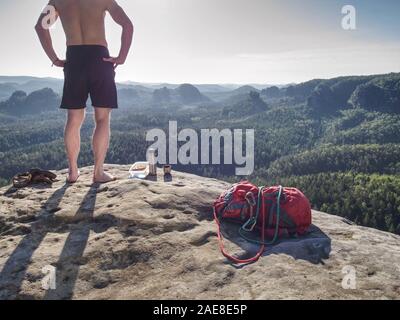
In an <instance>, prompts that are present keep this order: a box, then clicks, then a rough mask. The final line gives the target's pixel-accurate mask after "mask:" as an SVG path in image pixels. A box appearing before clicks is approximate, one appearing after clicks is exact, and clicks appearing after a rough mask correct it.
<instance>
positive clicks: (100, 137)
mask: <svg viewBox="0 0 400 320" xmlns="http://www.w3.org/2000/svg"><path fill="white" fill-rule="evenodd" d="M110 115H111V109H109V108H95V113H94V116H95V121H96V128H95V129H94V133H93V154H94V175H93V182H98V183H106V182H110V181H114V180H115V178H114V177H113V176H112V175H110V174H108V173H106V172H104V160H105V158H106V154H107V150H108V147H109V143H110Z"/></svg>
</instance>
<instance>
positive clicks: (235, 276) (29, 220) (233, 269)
mask: <svg viewBox="0 0 400 320" xmlns="http://www.w3.org/2000/svg"><path fill="white" fill-rule="evenodd" d="M108 170H109V171H111V172H112V173H113V174H115V175H116V176H118V177H119V180H117V181H115V182H112V183H109V184H107V185H101V186H99V185H92V184H91V168H84V169H83V170H82V176H81V178H80V180H79V182H78V183H76V184H74V185H66V184H65V183H64V181H63V180H62V179H64V177H63V173H65V172H59V177H60V179H61V180H60V181H59V182H57V183H55V184H54V185H53V186H52V187H46V186H41V185H38V186H33V187H28V188H25V189H21V190H18V191H16V190H14V189H12V188H3V189H1V190H0V298H1V299H183V298H189V299H371V298H372V299H381V298H383V299H399V298H400V250H399V248H400V237H399V236H396V235H394V234H390V233H386V232H381V231H378V230H374V229H368V228H365V227H359V226H356V225H354V224H352V223H351V222H349V221H347V220H344V219H343V218H340V217H337V216H332V215H328V214H325V213H321V212H313V226H312V228H311V230H310V234H309V235H308V236H306V237H304V238H299V239H284V240H282V241H280V242H279V243H277V244H276V245H274V246H269V247H268V249H267V250H266V252H265V254H264V256H263V257H262V258H261V259H260V260H259V262H257V263H255V264H252V265H247V266H244V267H237V266H233V265H231V264H230V263H228V261H227V260H226V259H225V258H224V257H223V256H222V255H221V254H220V252H219V249H218V244H217V238H216V232H215V231H216V228H215V224H214V222H213V221H212V207H211V206H212V203H213V201H214V199H215V198H216V197H217V196H218V195H219V194H220V193H221V192H222V191H223V190H224V189H226V188H227V187H228V186H229V184H227V183H225V182H222V181H218V180H215V179H209V178H202V177H198V176H194V175H190V174H184V173H178V172H174V173H173V177H172V179H170V180H169V179H167V180H166V181H164V178H163V176H161V175H160V176H158V177H157V179H153V180H146V181H139V180H129V179H127V176H128V173H127V170H128V167H127V166H109V167H108ZM237 229H238V227H237V226H236V225H229V224H226V223H225V224H224V226H223V230H224V234H225V236H226V238H227V239H226V247H227V249H228V250H229V251H231V252H236V253H237V254H238V255H239V256H244V255H247V254H251V253H252V252H254V251H256V250H257V246H255V245H252V244H249V243H246V242H245V241H243V240H242V239H241V238H240V237H239V236H238V232H237ZM43 268H44V269H43ZM48 270H55V275H56V283H55V284H56V288H55V289H48V290H46V289H44V287H45V286H43V284H44V277H45V274H46V273H48V272H49V271H48ZM353 271H354V272H355V274H354V275H355V281H352V279H353V278H351V277H352V275H353V273H352V272H353ZM349 277H350V278H351V279H350V278H349ZM349 279H350V280H349ZM347 280H349V281H347ZM343 281H344V282H345V283H344V284H345V286H342V282H343ZM353 285H354V286H353Z"/></svg>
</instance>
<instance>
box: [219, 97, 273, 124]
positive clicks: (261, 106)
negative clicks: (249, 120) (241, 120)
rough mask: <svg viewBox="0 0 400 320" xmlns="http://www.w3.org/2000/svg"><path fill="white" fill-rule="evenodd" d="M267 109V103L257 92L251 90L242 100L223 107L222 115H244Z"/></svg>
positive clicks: (232, 116)
mask: <svg viewBox="0 0 400 320" xmlns="http://www.w3.org/2000/svg"><path fill="white" fill-rule="evenodd" d="M267 110H268V105H267V104H266V103H265V102H264V101H263V100H262V99H261V97H260V94H259V93H258V92H255V91H252V92H250V93H249V94H247V95H246V96H245V97H244V99H243V100H241V101H238V102H236V103H235V104H233V105H228V106H226V107H224V109H223V111H222V115H223V116H225V117H229V118H236V117H245V116H250V115H254V114H257V113H262V112H265V111H267Z"/></svg>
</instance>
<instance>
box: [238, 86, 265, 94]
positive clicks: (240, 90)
mask: <svg viewBox="0 0 400 320" xmlns="http://www.w3.org/2000/svg"><path fill="white" fill-rule="evenodd" d="M252 91H254V92H260V90H258V89H256V88H254V87H252V86H242V87H239V88H237V89H235V90H233V91H232V93H233V94H247V93H250V92H252Z"/></svg>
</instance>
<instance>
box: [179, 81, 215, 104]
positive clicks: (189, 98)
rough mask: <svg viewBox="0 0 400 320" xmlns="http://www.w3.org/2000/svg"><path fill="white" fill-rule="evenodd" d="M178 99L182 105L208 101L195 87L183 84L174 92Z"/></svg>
mask: <svg viewBox="0 0 400 320" xmlns="http://www.w3.org/2000/svg"><path fill="white" fill-rule="evenodd" d="M174 91H175V92H176V93H177V94H178V95H179V97H180V99H181V101H182V103H185V104H191V103H197V102H204V101H209V99H208V98H207V97H206V96H204V95H203V94H201V93H200V91H199V89H197V88H196V87H195V86H193V85H191V84H188V83H185V84H182V85H180V86H179V87H178V88H176V89H175V90H174Z"/></svg>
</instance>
